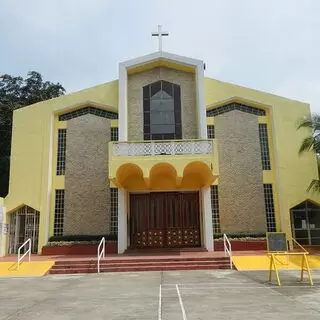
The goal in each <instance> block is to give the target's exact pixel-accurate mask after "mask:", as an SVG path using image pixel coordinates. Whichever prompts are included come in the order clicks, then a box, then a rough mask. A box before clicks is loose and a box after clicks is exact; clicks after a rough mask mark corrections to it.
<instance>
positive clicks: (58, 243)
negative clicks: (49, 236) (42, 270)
mask: <svg viewBox="0 0 320 320" xmlns="http://www.w3.org/2000/svg"><path fill="white" fill-rule="evenodd" d="M109 242H115V241H112V240H106V243H109ZM85 244H96V245H98V244H99V241H98V240H93V241H49V242H48V243H47V246H48V247H62V246H74V245H85Z"/></svg>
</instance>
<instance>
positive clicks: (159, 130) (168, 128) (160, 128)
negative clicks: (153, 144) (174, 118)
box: [151, 124, 175, 135]
mask: <svg viewBox="0 0 320 320" xmlns="http://www.w3.org/2000/svg"><path fill="white" fill-rule="evenodd" d="M174 132H175V126H174V125H166V124H157V125H153V126H152V127H151V133H152V134H161V135H164V134H166V133H174Z"/></svg>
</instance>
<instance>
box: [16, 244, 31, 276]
mask: <svg viewBox="0 0 320 320" xmlns="http://www.w3.org/2000/svg"><path fill="white" fill-rule="evenodd" d="M27 244H29V248H28V250H27V251H26V252H25V253H24V254H23V255H22V256H21V249H22V248H24V247H25V246H26V245H27ZM27 254H29V262H30V258H31V239H30V238H29V239H28V240H27V241H25V242H24V243H23V244H22V245H21V246H20V247H19V249H18V262H17V270H19V267H20V262H21V260H22V259H23V258H24V257H25V256H26V255H27Z"/></svg>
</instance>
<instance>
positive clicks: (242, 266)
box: [232, 255, 320, 270]
mask: <svg viewBox="0 0 320 320" xmlns="http://www.w3.org/2000/svg"><path fill="white" fill-rule="evenodd" d="M276 259H277V267H278V269H280V270H281V269H287V270H300V269H301V257H297V256H290V257H288V260H287V258H286V257H285V256H277V258H276ZM232 261H233V264H234V265H235V266H236V268H237V269H238V270H269V266H270V257H269V256H267V255H265V256H234V257H232ZM308 262H309V266H310V269H320V256H308Z"/></svg>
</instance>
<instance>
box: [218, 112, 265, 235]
mask: <svg viewBox="0 0 320 320" xmlns="http://www.w3.org/2000/svg"><path fill="white" fill-rule="evenodd" d="M215 136H216V139H217V144H218V152H219V170H220V177H219V207H220V220H221V221H220V222H221V229H222V231H226V232H246V231H253V232H263V231H266V215H265V207H264V192H263V171H262V164H261V153H260V141H259V126H258V118H257V116H255V115H252V114H248V113H245V112H241V111H237V110H235V111H231V112H227V113H225V114H222V115H219V116H217V117H216V118H215Z"/></svg>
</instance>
